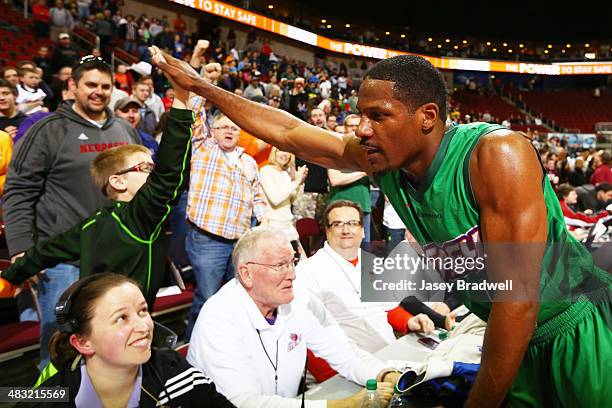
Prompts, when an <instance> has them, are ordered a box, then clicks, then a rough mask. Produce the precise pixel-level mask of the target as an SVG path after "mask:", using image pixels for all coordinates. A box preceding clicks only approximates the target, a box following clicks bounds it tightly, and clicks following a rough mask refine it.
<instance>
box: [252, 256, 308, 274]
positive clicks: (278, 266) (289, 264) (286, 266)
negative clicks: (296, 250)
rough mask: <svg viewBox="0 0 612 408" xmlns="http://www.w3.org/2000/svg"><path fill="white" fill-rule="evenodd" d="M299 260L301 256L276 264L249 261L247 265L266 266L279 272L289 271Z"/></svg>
mask: <svg viewBox="0 0 612 408" xmlns="http://www.w3.org/2000/svg"><path fill="white" fill-rule="evenodd" d="M298 262H299V258H293V259H291V260H290V261H289V262H285V263H280V264H276V265H270V264H265V263H259V262H247V263H246V265H249V264H253V265H259V266H265V267H267V268H270V269H273V270H275V271H277V272H288V271H290V270H292V269H293V268H295V267H296V266H297V264H298Z"/></svg>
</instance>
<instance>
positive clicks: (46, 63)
mask: <svg viewBox="0 0 612 408" xmlns="http://www.w3.org/2000/svg"><path fill="white" fill-rule="evenodd" d="M32 61H34V63H35V64H36V66H37V67H38V68H40V69H42V71H43V76H42V78H43V80H44V81H45V82H46V83H48V84H50V83H51V81H52V79H53V77H52V74H53V68H52V66H51V59H50V58H49V48H48V47H47V46H44V45H43V46H41V47H39V48H38V55H37V56H35V57H34V58H32Z"/></svg>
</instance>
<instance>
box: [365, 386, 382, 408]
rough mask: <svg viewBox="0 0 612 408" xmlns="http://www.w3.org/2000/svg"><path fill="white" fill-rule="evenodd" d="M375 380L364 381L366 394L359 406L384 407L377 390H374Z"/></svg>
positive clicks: (368, 407) (369, 407) (367, 407)
mask: <svg viewBox="0 0 612 408" xmlns="http://www.w3.org/2000/svg"><path fill="white" fill-rule="evenodd" d="M376 385H377V383H376V380H368V382H366V395H365V396H364V397H363V400H361V408H384V405H383V403H382V401H381V400H380V397H379V396H378V392H376Z"/></svg>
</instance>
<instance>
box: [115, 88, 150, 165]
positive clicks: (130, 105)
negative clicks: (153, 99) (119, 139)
mask: <svg viewBox="0 0 612 408" xmlns="http://www.w3.org/2000/svg"><path fill="white" fill-rule="evenodd" d="M143 107H144V105H143V104H142V102H140V101H139V100H138V99H135V98H133V97H130V96H128V97H125V98H121V99H119V100H118V101H117V103H115V107H114V110H115V115H116V116H117V117H118V118H121V119H123V120H125V121H126V122H128V123H129V124H130V126H132V127H133V128H134V129H136V131H137V132H138V135H139V136H140V138H141V139H142V144H143V145H145V146H146V147H147V148H148V149H149V150H150V151H151V155H152V157H153V161H154V162H157V160H156V155H157V149H158V148H159V143H157V141H156V140H155V138H154V137H153V135H151V134H150V133H147V132H145V131H143V130H142V129H140V128H139V125H140V122H141V120H142V119H141V116H140V109H142V108H143Z"/></svg>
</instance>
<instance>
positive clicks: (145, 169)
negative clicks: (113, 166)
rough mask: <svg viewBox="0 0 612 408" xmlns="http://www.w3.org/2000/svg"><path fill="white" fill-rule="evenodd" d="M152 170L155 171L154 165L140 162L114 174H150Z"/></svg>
mask: <svg viewBox="0 0 612 408" xmlns="http://www.w3.org/2000/svg"><path fill="white" fill-rule="evenodd" d="M153 170H155V163H151V162H141V163H138V164H137V165H135V166H132V167H130V168H127V169H125V170H121V171H118V172H117V173H115V175H117V176H118V175H120V174H125V173H131V172H140V173H151V172H152V171H153Z"/></svg>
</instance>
